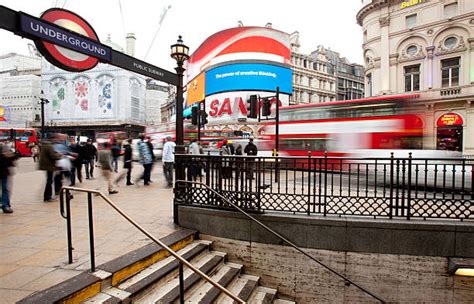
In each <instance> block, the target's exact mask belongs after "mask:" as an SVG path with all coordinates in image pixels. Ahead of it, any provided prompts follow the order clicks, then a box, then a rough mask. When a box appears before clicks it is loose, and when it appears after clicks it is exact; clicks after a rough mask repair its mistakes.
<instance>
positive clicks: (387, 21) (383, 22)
mask: <svg viewBox="0 0 474 304" xmlns="http://www.w3.org/2000/svg"><path fill="white" fill-rule="evenodd" d="M379 23H380V26H382V27H383V26H389V25H390V17H389V16H385V17H380V18H379Z"/></svg>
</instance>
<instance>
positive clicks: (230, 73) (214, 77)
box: [206, 63, 292, 96]
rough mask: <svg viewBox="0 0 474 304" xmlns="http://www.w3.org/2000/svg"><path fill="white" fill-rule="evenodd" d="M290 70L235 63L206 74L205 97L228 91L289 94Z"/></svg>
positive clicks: (279, 67) (266, 65)
mask: <svg viewBox="0 0 474 304" xmlns="http://www.w3.org/2000/svg"><path fill="white" fill-rule="evenodd" d="M291 81H292V72H291V69H289V68H286V67H281V66H276V65H269V64H259V63H237V64H229V65H224V66H220V67H217V68H214V69H211V70H208V71H207V72H206V96H209V95H212V94H216V93H222V92H229V91H243V90H251V91H269V92H274V91H275V90H276V87H277V86H278V87H280V92H281V93H284V94H291V91H292V87H291Z"/></svg>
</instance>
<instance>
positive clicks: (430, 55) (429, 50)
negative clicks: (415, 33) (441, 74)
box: [426, 45, 435, 59]
mask: <svg viewBox="0 0 474 304" xmlns="http://www.w3.org/2000/svg"><path fill="white" fill-rule="evenodd" d="M434 50H435V46H434V45H431V46H427V47H426V52H427V53H428V58H429V59H433V54H434Z"/></svg>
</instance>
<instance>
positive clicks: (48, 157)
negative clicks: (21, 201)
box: [39, 135, 62, 203]
mask: <svg viewBox="0 0 474 304" xmlns="http://www.w3.org/2000/svg"><path fill="white" fill-rule="evenodd" d="M55 140H56V135H53V136H52V137H51V139H50V141H43V143H42V146H41V152H40V159H39V169H40V170H43V171H46V186H45V188H44V194H43V201H44V202H45V203H46V202H52V201H55V199H53V175H54V172H55V171H56V169H57V168H56V161H57V160H59V159H61V157H62V156H61V154H59V153H57V152H56V151H55V150H54V148H53V142H54V141H55Z"/></svg>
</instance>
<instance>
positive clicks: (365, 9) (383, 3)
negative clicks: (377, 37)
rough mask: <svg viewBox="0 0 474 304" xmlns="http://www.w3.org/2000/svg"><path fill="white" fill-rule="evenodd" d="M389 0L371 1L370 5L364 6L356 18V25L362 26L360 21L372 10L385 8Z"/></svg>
mask: <svg viewBox="0 0 474 304" xmlns="http://www.w3.org/2000/svg"><path fill="white" fill-rule="evenodd" d="M389 2H390V0H372V2H371V3H369V4H367V5H366V6H364V7H363V8H362V9H361V10H360V11H359V12H358V13H357V16H356V20H357V23H358V24H359V25H360V26H362V20H363V19H364V18H365V17H366V16H367V15H368V14H369V13H370V12H372V11H373V10H376V9H379V8H381V7H383V6H387V5H388V4H389Z"/></svg>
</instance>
